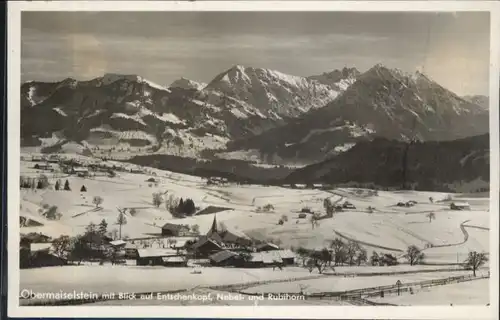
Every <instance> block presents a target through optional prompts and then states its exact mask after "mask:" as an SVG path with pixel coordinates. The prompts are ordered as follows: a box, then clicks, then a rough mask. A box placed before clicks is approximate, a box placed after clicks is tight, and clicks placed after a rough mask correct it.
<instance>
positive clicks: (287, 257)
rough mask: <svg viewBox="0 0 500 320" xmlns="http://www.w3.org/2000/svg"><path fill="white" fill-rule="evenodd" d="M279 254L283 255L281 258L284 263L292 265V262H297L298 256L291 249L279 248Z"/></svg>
mask: <svg viewBox="0 0 500 320" xmlns="http://www.w3.org/2000/svg"><path fill="white" fill-rule="evenodd" d="M278 255H279V256H280V257H281V260H282V261H283V264H284V265H292V264H294V263H295V257H296V255H295V253H294V252H293V251H292V250H290V249H286V250H279V251H278Z"/></svg>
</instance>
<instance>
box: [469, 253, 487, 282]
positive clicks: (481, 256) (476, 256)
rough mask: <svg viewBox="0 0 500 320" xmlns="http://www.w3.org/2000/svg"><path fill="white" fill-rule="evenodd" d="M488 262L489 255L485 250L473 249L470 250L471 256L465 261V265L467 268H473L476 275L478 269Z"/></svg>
mask: <svg viewBox="0 0 500 320" xmlns="http://www.w3.org/2000/svg"><path fill="white" fill-rule="evenodd" d="M486 262H488V256H487V255H486V253H484V252H481V253H479V252H477V251H472V252H469V256H468V257H467V259H466V260H465V261H464V265H465V267H466V268H470V269H472V273H473V275H474V277H475V276H476V270H477V269H479V267H481V266H482V265H484V264H485V263H486Z"/></svg>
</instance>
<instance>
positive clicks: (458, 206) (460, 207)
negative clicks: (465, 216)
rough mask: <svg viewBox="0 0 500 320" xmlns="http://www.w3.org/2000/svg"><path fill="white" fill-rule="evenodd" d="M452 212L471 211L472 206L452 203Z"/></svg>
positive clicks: (464, 203) (465, 203)
mask: <svg viewBox="0 0 500 320" xmlns="http://www.w3.org/2000/svg"><path fill="white" fill-rule="evenodd" d="M450 209H451V210H470V205H469V204H468V203H467V202H452V203H451V204H450Z"/></svg>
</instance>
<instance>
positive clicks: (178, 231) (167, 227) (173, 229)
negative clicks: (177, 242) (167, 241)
mask: <svg viewBox="0 0 500 320" xmlns="http://www.w3.org/2000/svg"><path fill="white" fill-rule="evenodd" d="M187 232H189V227H188V226H185V225H181V224H173V223H168V222H167V223H165V224H164V225H163V227H161V235H162V236H165V237H178V236H180V235H182V234H185V233H187Z"/></svg>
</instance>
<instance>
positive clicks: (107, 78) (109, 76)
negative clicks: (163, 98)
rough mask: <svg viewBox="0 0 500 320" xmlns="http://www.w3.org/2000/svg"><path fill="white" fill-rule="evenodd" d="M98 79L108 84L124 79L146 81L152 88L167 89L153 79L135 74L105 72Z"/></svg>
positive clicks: (138, 81)
mask: <svg viewBox="0 0 500 320" xmlns="http://www.w3.org/2000/svg"><path fill="white" fill-rule="evenodd" d="M99 80H100V82H101V84H102V85H109V84H112V83H113V82H116V81H121V80H126V81H129V82H137V83H146V84H147V85H149V86H150V87H152V88H155V89H158V90H165V91H168V88H167V87H165V86H162V85H159V84H157V83H155V82H153V81H150V80H148V79H146V78H143V77H141V76H138V75H136V74H118V73H106V74H105V75H104V76H102V77H101V78H100V79H99Z"/></svg>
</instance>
